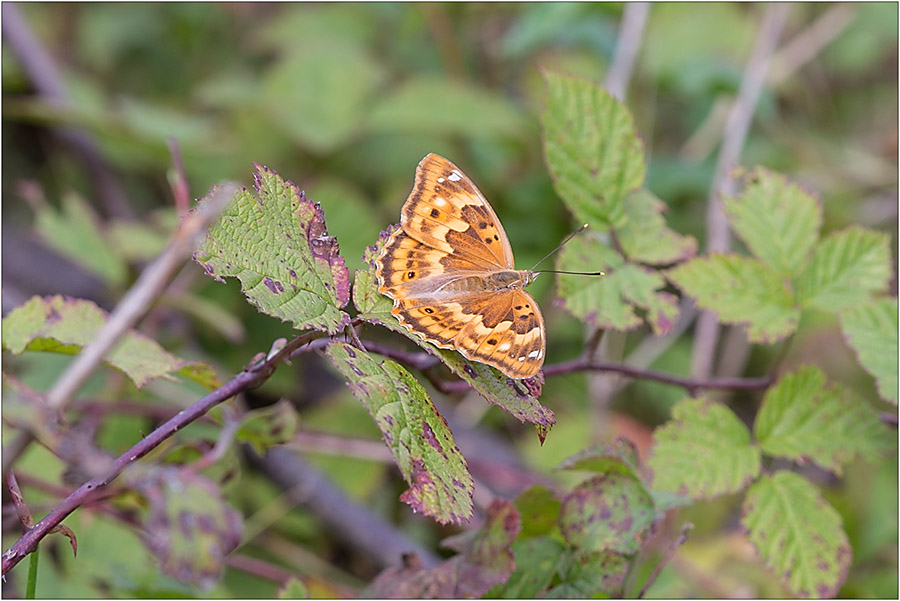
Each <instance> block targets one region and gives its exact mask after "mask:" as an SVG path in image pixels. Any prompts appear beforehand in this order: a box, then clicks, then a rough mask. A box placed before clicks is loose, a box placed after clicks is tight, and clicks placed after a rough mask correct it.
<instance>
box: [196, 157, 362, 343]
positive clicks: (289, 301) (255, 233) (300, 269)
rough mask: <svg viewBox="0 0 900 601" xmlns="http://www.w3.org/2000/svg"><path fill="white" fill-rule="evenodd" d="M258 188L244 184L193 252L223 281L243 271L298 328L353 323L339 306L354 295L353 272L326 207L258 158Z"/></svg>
mask: <svg viewBox="0 0 900 601" xmlns="http://www.w3.org/2000/svg"><path fill="white" fill-rule="evenodd" d="M254 188H255V192H256V194H253V193H251V192H250V191H248V190H247V189H242V191H241V192H240V193H239V194H238V196H237V198H235V200H234V201H233V202H232V203H231V204H230V205H229V206H228V208H227V209H226V210H225V212H224V213H223V214H222V217H221V218H220V219H219V221H217V222H216V223H215V224H214V225H213V226H212V227H211V228H210V230H209V233H208V234H207V236H206V238H205V239H204V240H203V242H201V244H200V246H199V247H198V249H197V251H196V252H195V253H194V260H195V261H197V262H198V263H200V264H201V265H202V266H203V268H204V269H205V270H206V272H207V273H208V274H209V275H211V276H212V277H214V278H216V279H217V280H219V281H224V278H225V277H229V276H231V277H237V278H238V279H239V280H240V281H241V287H242V288H243V290H244V294H245V295H246V296H247V298H248V300H250V302H252V303H253V304H254V305H256V306H257V307H258V308H259V310H260V311H262V312H263V313H265V314H267V315H271V316H273V317H278V318H279V319H281V320H282V321H290V322H292V323H293V324H294V327H295V328H297V329H304V328H314V329H317V330H324V331H326V332H328V333H329V334H335V333H337V332H339V331H341V330H342V329H343V328H344V327H346V325H347V324H348V323H349V318H348V317H347V315H346V314H345V313H344V312H342V311H341V310H340V308H341V307H343V306H344V305H346V304H347V301H348V300H349V298H350V282H349V278H350V276H349V273H348V271H347V267H346V266H345V265H344V259H343V257H341V256H340V255H339V254H338V245H337V241H336V240H335V239H334V238H332V237H331V236H329V235H328V230H327V229H326V228H325V215H324V213H323V212H322V209H321V208H320V207H319V206H318V205H317V204H315V203H313V202H310V201H308V200H306V197H305V195H304V194H303V192H301V191H300V190H299V189H298V188H297V187H296V186H295V185H294V184H292V183H291V182H289V181H285V180H283V179H282V178H281V177H279V176H278V174H277V173H275V172H274V171H271V170H269V169H267V168H266V167H261V166H259V165H257V166H256V173H255V174H254Z"/></svg>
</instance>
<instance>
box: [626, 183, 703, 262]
mask: <svg viewBox="0 0 900 601" xmlns="http://www.w3.org/2000/svg"><path fill="white" fill-rule="evenodd" d="M667 209H668V207H667V206H666V204H665V203H664V202H663V201H661V200H660V199H658V198H657V197H656V196H654V194H653V193H652V192H650V191H649V190H638V191H636V192H632V193H631V194H629V195H628V196H627V197H626V198H625V215H626V217H627V218H628V221H627V222H626V223H625V225H623V226H622V227H621V228H619V229H618V230H617V231H616V234H617V235H618V237H619V244H621V245H622V250H623V251H624V252H625V256H626V257H628V259H629V260H631V261H635V262H637V263H646V264H648V265H667V264H669V263H676V262H678V261H683V260H685V259H688V258H690V257H692V256H694V254H695V253H696V252H697V240H695V239H694V237H693V236H682V235H681V234H679V233H677V232H675V231H674V230H671V229H669V228H668V226H666V220H665V219H664V218H663V215H662V213H663V211H665V210H667Z"/></svg>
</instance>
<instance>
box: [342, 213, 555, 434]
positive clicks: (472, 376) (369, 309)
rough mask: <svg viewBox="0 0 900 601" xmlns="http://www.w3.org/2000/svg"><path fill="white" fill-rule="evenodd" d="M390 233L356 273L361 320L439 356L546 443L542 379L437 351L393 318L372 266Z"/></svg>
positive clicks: (548, 418) (549, 422)
mask: <svg viewBox="0 0 900 601" xmlns="http://www.w3.org/2000/svg"><path fill="white" fill-rule="evenodd" d="M389 233H390V230H387V231H385V232H382V234H381V236H380V237H379V239H378V241H377V242H376V244H375V246H370V247H368V248H367V249H366V252H365V253H363V260H364V261H365V262H366V263H367V264H368V265H369V269H368V271H367V272H363V271H357V272H356V280H355V283H354V288H353V302H354V304H355V305H356V307H357V309H359V310H360V314H359V318H360V319H364V320H366V321H368V322H371V323H377V324H381V325H383V326H385V327H386V328H389V329H391V330H393V331H395V332H398V333H400V334H402V335H403V336H405V337H407V338H409V339H410V340H412V341H413V342H415V343H416V344H417V345H419V346H420V347H421V348H423V349H425V350H426V351H428V352H429V353H430V354H432V355H435V356H436V357H438V358H439V359H440V360H441V361H443V362H444V364H445V365H446V366H447V367H449V368H450V371H452V372H453V373H454V374H456V375H457V376H459V377H460V378H462V379H463V380H465V381H466V382H468V383H469V385H470V386H471V387H472V388H473V389H474V390H475V391H476V392H477V393H478V394H480V395H481V396H482V397H484V398H485V399H486V400H487V401H488V402H490V403H493V404H495V405H497V406H498V407H500V408H501V409H503V410H504V411H506V412H507V413H509V414H510V415H512V416H513V417H515V418H516V419H518V420H519V421H521V422H528V423H531V424H534V425H535V426H536V427H537V430H538V436H539V437H540V439H541V440H542V441H543V440H544V439H545V438H546V436H547V433H548V432H549V431H550V428H552V427H553V424H555V423H556V418H554V417H553V412H552V411H550V410H549V409H547V408H546V407H544V406H543V405H542V404H541V403H540V402H539V401H538V397H539V396H540V391H541V386H542V384H543V381H542V380H539V379H534V380H532V381H528V380H520V381H516V380H512V379H510V378H508V377H507V376H505V375H503V374H502V373H501V372H500V371H498V370H496V369H494V368H493V367H490V366H488V365H484V364H483V363H478V362H475V361H469V360H468V359H466V358H465V357H463V356H462V355H461V354H460V353H458V352H456V351H454V350H451V349H442V348H438V347H436V346H434V345H433V344H431V343H429V342H426V341H424V340H422V339H421V338H419V337H418V336H416V335H415V334H413V333H411V332H410V331H409V330H407V329H406V328H404V327H403V326H401V325H400V322H399V321H398V320H397V318H396V317H394V316H393V315H391V307H392V306H393V303H392V302H391V300H390V299H389V298H388V297H386V296H384V295H383V294H381V293H380V292H378V280H377V278H376V277H375V267H374V266H373V264H372V261H373V260H374V259H375V257H377V256H378V253H379V252H380V251H381V248H382V247H383V246H384V244H385V242H386V241H387V238H388V236H389Z"/></svg>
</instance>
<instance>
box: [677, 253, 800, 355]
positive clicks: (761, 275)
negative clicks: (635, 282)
mask: <svg viewBox="0 0 900 601" xmlns="http://www.w3.org/2000/svg"><path fill="white" fill-rule="evenodd" d="M666 277H668V278H669V280H670V281H671V282H672V283H674V284H675V285H676V286H678V287H679V288H681V290H682V291H683V292H684V293H685V294H688V295H690V296H693V297H694V298H696V299H697V304H698V305H699V306H701V307H703V308H704V309H710V310H712V311H715V312H716V313H717V314H718V315H719V319H721V320H722V321H723V322H726V323H734V324H741V323H743V324H747V338H748V339H749V340H750V342H756V343H763V344H771V343H774V342H777V341H778V340H781V339H782V338H785V337H787V336H789V335H790V334H793V333H794V331H795V330H796V329H797V322H798V320H799V318H800V311H799V310H798V309H797V308H796V307H795V306H794V298H793V295H792V294H791V291H790V290H789V289H788V286H787V283H786V282H785V280H784V278H783V277H782V276H781V275H779V274H778V272H776V271H775V270H774V269H772V268H771V267H769V266H768V265H766V264H765V263H763V262H761V261H759V260H757V259H751V258H748V257H741V256H739V255H735V254H715V255H712V256H709V257H702V258H696V259H691V260H690V261H687V262H685V263H682V264H681V265H679V266H678V267H675V268H674V269H671V270H669V271H668V272H667V273H666Z"/></svg>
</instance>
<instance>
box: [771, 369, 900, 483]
mask: <svg viewBox="0 0 900 601" xmlns="http://www.w3.org/2000/svg"><path fill="white" fill-rule="evenodd" d="M894 366H895V368H896V363H895V364H894ZM754 432H755V434H756V437H757V439H758V440H759V444H760V447H761V448H762V450H763V452H764V453H768V454H770V455H776V456H781V457H787V458H789V459H794V460H797V461H802V462H806V461H812V462H814V463H816V464H818V465H820V466H822V467H823V468H825V469H827V470H830V471H832V472H834V473H835V474H838V475H840V474H841V471H842V470H841V468H842V466H843V465H844V464H846V463H849V462H850V461H851V460H852V459H853V458H854V457H855V456H856V455H860V456H862V457H864V458H866V459H869V460H873V459H876V458H877V457H878V456H879V454H880V453H882V452H884V451H885V450H887V449H888V448H889V445H890V439H891V433H890V432H889V431H888V430H887V427H886V426H885V425H884V424H883V423H881V420H880V419H879V416H878V412H877V411H875V409H873V408H872V407H870V406H869V404H868V403H866V402H865V401H864V400H863V399H861V398H859V397H858V396H856V395H855V394H853V393H852V392H851V391H849V390H846V389H844V388H842V387H840V386H838V385H832V386H827V387H826V381H825V374H824V373H822V371H821V370H820V369H819V368H817V367H804V368H801V369H800V370H798V371H797V372H796V373H793V374H788V375H786V376H784V377H783V378H781V380H780V381H779V382H778V384H777V385H776V386H774V387H773V388H771V389H770V390H769V391H768V392H767V393H766V396H765V398H764V399H763V404H762V408H761V409H760V411H759V414H757V416H756V425H755V426H754Z"/></svg>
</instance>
